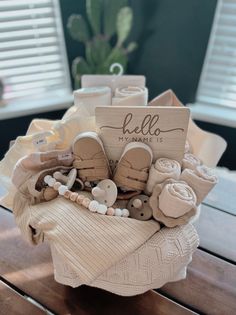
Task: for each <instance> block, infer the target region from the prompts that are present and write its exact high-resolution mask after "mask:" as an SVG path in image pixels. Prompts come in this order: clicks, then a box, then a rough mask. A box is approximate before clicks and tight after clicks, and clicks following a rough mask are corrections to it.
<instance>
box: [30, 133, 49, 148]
mask: <svg viewBox="0 0 236 315" xmlns="http://www.w3.org/2000/svg"><path fill="white" fill-rule="evenodd" d="M45 144H47V139H46V136H45V135H36V136H34V137H33V145H34V146H35V147H36V148H39V147H41V146H43V145H45Z"/></svg>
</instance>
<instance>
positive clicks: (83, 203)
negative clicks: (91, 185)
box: [82, 197, 91, 208]
mask: <svg viewBox="0 0 236 315" xmlns="http://www.w3.org/2000/svg"><path fill="white" fill-rule="evenodd" d="M90 202H91V200H90V199H89V198H86V197H85V198H84V200H83V201H82V205H83V206H84V207H85V208H88V207H89V204H90Z"/></svg>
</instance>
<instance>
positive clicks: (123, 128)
mask: <svg viewBox="0 0 236 315" xmlns="http://www.w3.org/2000/svg"><path fill="white" fill-rule="evenodd" d="M95 115H96V126H97V132H98V134H99V135H100V137H101V139H102V141H103V144H104V148H105V150H106V153H107V155H108V158H109V160H110V163H111V166H112V167H114V166H115V163H117V162H116V161H118V160H119V159H120V156H121V154H122V151H123V149H124V147H125V145H126V144H127V143H129V142H133V141H140V142H143V143H146V144H148V145H149V146H150V147H151V148H152V151H153V158H154V161H155V160H156V159H157V158H160V157H167V158H170V159H174V160H176V161H179V162H180V163H181V162H182V159H183V155H184V148H185V141H186V134H187V130H188V122H189V115H190V111H189V109H188V108H186V107H178V108H177V107H151V106H150V107H148V106H147V107H120V106H111V107H97V108H96V109H95Z"/></svg>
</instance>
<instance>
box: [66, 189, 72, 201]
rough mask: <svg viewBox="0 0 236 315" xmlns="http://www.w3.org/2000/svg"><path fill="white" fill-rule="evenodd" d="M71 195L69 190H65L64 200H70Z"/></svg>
mask: <svg viewBox="0 0 236 315" xmlns="http://www.w3.org/2000/svg"><path fill="white" fill-rule="evenodd" d="M71 194H72V192H71V191H69V190H67V191H66V192H65V193H64V197H65V198H66V199H70V195H71Z"/></svg>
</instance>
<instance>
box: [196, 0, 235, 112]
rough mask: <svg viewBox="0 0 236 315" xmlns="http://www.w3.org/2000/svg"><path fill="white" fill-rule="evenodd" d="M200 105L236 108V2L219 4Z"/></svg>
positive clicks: (224, 0)
mask: <svg viewBox="0 0 236 315" xmlns="http://www.w3.org/2000/svg"><path fill="white" fill-rule="evenodd" d="M197 103H208V104H212V105H221V106H229V107H235V108H236V0H218V3H217V8H216V13H215V18H214V22H213V26H212V31H211V35H210V39H209V44H208V49H207V53H206V57H205V62H204V65H203V70H202V74H201V78H200V82H199V87H198V91H197Z"/></svg>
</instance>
